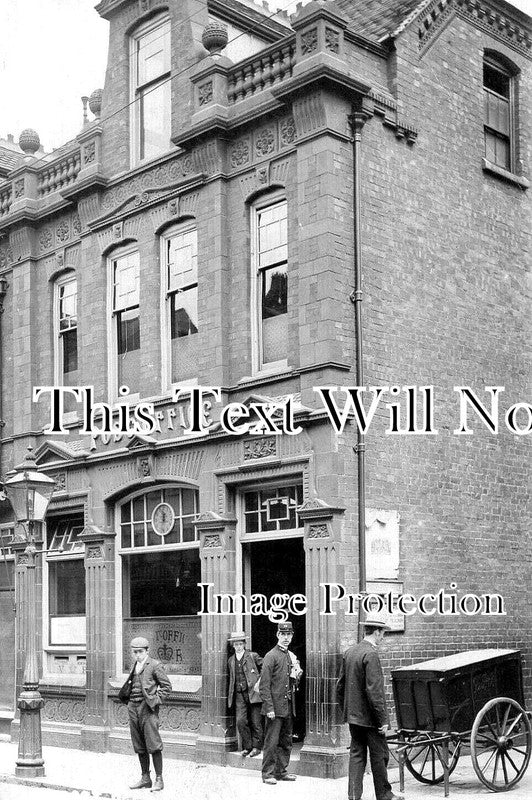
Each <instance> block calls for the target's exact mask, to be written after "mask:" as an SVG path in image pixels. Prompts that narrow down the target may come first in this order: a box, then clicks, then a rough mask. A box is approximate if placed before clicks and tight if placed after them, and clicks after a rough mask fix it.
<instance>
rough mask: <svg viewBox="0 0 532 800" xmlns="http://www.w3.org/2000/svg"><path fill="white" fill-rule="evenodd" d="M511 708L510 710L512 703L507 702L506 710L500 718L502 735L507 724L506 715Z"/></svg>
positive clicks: (507, 715) (508, 714)
mask: <svg viewBox="0 0 532 800" xmlns="http://www.w3.org/2000/svg"><path fill="white" fill-rule="evenodd" d="M511 710H512V704H511V703H508V705H507V707H506V711H505V712H504V717H503V718H502V732H503V735H504V729H505V728H506V725H507V724H508V717H509V716H510V711H511Z"/></svg>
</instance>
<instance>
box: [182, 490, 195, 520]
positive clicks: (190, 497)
mask: <svg viewBox="0 0 532 800" xmlns="http://www.w3.org/2000/svg"><path fill="white" fill-rule="evenodd" d="M181 497H182V500H183V516H186V515H189V514H195V513H196V504H195V502H194V501H195V498H196V492H194V491H193V490H192V489H182V490H181Z"/></svg>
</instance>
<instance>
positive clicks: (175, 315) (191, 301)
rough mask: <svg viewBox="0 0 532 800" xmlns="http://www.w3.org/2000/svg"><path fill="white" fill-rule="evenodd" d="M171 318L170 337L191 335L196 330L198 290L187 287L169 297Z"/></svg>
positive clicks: (176, 337)
mask: <svg viewBox="0 0 532 800" xmlns="http://www.w3.org/2000/svg"><path fill="white" fill-rule="evenodd" d="M171 306H172V318H171V335H172V339H178V338H180V337H181V336H191V335H192V334H194V333H197V332H198V290H197V289H187V290H186V291H184V292H178V293H176V294H173V295H172V297H171Z"/></svg>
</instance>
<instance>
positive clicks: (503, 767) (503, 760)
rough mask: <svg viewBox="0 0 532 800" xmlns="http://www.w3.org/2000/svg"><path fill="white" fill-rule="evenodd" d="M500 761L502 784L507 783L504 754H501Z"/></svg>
mask: <svg viewBox="0 0 532 800" xmlns="http://www.w3.org/2000/svg"><path fill="white" fill-rule="evenodd" d="M501 761H502V772H503V775H504V782H505V783H509V781H508V772H507V771H506V759H505V758H504V753H501Z"/></svg>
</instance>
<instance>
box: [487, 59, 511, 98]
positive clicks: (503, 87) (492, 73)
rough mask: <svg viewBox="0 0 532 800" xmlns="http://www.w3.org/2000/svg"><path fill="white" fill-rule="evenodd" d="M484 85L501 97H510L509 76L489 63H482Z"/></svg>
mask: <svg viewBox="0 0 532 800" xmlns="http://www.w3.org/2000/svg"><path fill="white" fill-rule="evenodd" d="M484 87H485V88H486V89H490V90H491V91H492V92H497V94H500V95H502V96H503V97H510V76H509V75H508V74H506V73H504V72H502V71H501V70H498V69H495V67H492V66H490V65H489V64H484Z"/></svg>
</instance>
